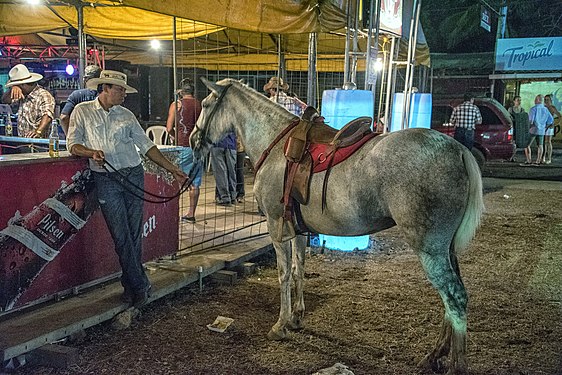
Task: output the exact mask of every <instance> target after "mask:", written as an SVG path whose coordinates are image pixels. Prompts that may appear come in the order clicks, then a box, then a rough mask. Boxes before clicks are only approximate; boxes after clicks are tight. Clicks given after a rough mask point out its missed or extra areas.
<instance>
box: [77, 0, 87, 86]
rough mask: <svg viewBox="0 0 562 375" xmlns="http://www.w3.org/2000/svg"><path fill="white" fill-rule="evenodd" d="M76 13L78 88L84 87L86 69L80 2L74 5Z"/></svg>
mask: <svg viewBox="0 0 562 375" xmlns="http://www.w3.org/2000/svg"><path fill="white" fill-rule="evenodd" d="M76 11H77V13H78V56H79V57H78V81H79V82H80V88H84V87H85V82H84V70H85V69H86V35H84V7H83V5H82V4H81V3H78V4H77V5H76Z"/></svg>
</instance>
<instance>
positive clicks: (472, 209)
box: [453, 147, 484, 253]
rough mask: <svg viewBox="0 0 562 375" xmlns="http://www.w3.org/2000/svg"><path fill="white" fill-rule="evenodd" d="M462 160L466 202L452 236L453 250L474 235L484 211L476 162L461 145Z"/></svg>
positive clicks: (457, 249) (462, 247)
mask: <svg viewBox="0 0 562 375" xmlns="http://www.w3.org/2000/svg"><path fill="white" fill-rule="evenodd" d="M462 160H463V162H464V166H465V168H466V172H467V173H468V184H469V187H468V202H467V205H466V210H465V211H464V215H463V217H462V221H461V224H460V225H459V227H458V228H457V232H456V233H455V237H454V238H453V250H454V251H455V252H457V253H458V252H459V251H461V250H463V249H465V248H466V247H467V246H468V244H469V242H470V240H472V238H473V237H474V234H475V233H476V229H477V228H478V225H479V224H480V217H481V216H482V212H483V211H484V199H483V198H482V176H481V172H480V168H479V167H478V163H477V162H476V159H474V156H472V153H471V152H470V151H469V150H468V149H467V148H466V147H463V153H462Z"/></svg>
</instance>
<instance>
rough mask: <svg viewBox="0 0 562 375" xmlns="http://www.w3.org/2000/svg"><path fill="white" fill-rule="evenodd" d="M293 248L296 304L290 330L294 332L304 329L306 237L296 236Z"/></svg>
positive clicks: (292, 242) (292, 241)
mask: <svg viewBox="0 0 562 375" xmlns="http://www.w3.org/2000/svg"><path fill="white" fill-rule="evenodd" d="M291 244H292V248H293V268H292V276H293V282H294V283H295V303H294V305H293V313H292V315H291V321H290V322H289V328H290V329H292V330H297V329H302V328H303V319H304V310H305V308H304V257H305V249H306V237H305V236H296V237H295V238H294V239H293V240H291Z"/></svg>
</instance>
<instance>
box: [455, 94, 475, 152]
mask: <svg viewBox="0 0 562 375" xmlns="http://www.w3.org/2000/svg"><path fill="white" fill-rule="evenodd" d="M449 122H450V123H451V124H453V125H454V126H455V139H456V140H457V141H459V142H460V143H462V144H463V145H465V146H466V148H468V149H469V150H472V146H473V145H474V130H475V129H476V125H478V124H481V123H482V115H481V114H480V110H479V109H478V107H477V106H475V105H474V95H472V94H470V93H466V94H464V102H462V103H461V104H459V105H458V106H456V107H455V108H454V109H453V113H452V114H451V119H450V121H449Z"/></svg>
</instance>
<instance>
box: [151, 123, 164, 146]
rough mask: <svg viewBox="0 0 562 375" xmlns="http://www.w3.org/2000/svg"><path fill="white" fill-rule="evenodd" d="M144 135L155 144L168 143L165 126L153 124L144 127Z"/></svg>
mask: <svg viewBox="0 0 562 375" xmlns="http://www.w3.org/2000/svg"><path fill="white" fill-rule="evenodd" d="M146 135H147V136H148V138H150V140H151V141H152V142H154V143H155V144H157V145H169V144H170V134H169V133H168V132H167V131H166V127H165V126H161V125H154V126H149V127H148V128H147V129H146Z"/></svg>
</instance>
